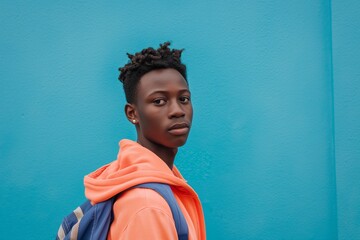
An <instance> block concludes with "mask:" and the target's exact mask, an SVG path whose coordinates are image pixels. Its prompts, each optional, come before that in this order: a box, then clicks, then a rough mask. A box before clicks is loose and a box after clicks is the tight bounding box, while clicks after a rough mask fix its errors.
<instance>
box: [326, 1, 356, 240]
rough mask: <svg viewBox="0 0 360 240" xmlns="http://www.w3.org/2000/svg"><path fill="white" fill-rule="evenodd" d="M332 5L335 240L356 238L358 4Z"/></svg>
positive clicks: (337, 2) (336, 2)
mask: <svg viewBox="0 0 360 240" xmlns="http://www.w3.org/2000/svg"><path fill="white" fill-rule="evenodd" d="M332 6H333V8H332V9H333V10H332V12H333V13H332V16H333V18H332V19H333V28H332V29H333V63H334V64H333V66H334V67H333V71H334V109H335V115H334V116H335V126H336V127H335V143H336V179H337V195H338V225H339V239H360V187H359V186H360V174H359V173H360V163H359V160H360V137H359V136H360V120H359V119H360V94H359V93H360V57H359V56H360V48H359V46H360V15H359V14H360V2H359V1H355V0H346V1H340V0H338V1H333V4H332Z"/></svg>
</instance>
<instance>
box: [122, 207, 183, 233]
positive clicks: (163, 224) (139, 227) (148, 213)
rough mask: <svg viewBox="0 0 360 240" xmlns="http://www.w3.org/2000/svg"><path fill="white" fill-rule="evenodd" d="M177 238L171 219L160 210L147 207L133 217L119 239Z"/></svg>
mask: <svg viewBox="0 0 360 240" xmlns="http://www.w3.org/2000/svg"><path fill="white" fill-rule="evenodd" d="M177 238H178V237H177V233H176V228H175V225H174V222H173V219H172V217H170V216H169V215H168V214H166V213H165V212H163V211H161V209H156V208H150V207H149V208H144V209H142V210H141V211H139V212H138V213H137V214H136V215H135V216H134V218H133V219H132V220H131V222H130V223H129V225H128V226H127V228H126V229H125V231H124V232H123V234H122V236H121V238H119V239H121V240H133V239H159V240H161V239H164V240H165V239H166V240H177Z"/></svg>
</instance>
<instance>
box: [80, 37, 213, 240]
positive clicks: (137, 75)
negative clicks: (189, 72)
mask: <svg viewBox="0 0 360 240" xmlns="http://www.w3.org/2000/svg"><path fill="white" fill-rule="evenodd" d="M169 45H170V43H169V42H166V43H164V44H162V45H160V48H158V49H156V50H155V49H153V48H147V49H144V50H142V51H141V52H139V53H136V54H135V55H131V54H128V56H129V58H130V61H129V63H127V64H126V65H125V66H124V67H122V68H120V69H119V70H120V76H119V80H120V81H121V82H122V83H123V85H124V91H125V95H126V100H127V104H126V105H125V113H126V117H127V118H128V120H129V121H130V122H131V123H132V124H133V125H134V126H135V128H136V132H137V142H134V141H131V140H126V139H125V140H121V141H120V144H119V145H120V150H119V154H118V156H117V160H115V161H114V162H112V163H110V164H108V165H105V166H103V167H102V168H100V169H98V170H96V171H95V172H93V173H91V174H89V175H87V176H85V179H84V184H85V194H86V197H87V198H88V199H90V200H91V202H92V203H98V202H101V201H104V200H107V199H109V198H111V197H113V196H116V195H117V194H118V193H119V192H123V193H122V194H120V195H119V197H118V198H117V200H116V201H115V203H114V205H113V213H114V220H113V222H112V224H111V226H110V230H109V234H108V239H109V240H115V239H129V240H134V239H155V240H158V239H160V240H162V239H164V240H165V239H166V240H172V239H174V240H175V239H178V236H177V231H176V228H175V223H174V218H173V216H172V212H171V210H170V207H169V205H168V203H167V202H166V200H165V199H164V198H163V197H162V196H160V194H158V193H157V192H155V191H154V190H152V189H144V188H131V187H133V186H136V185H138V184H142V183H148V182H158V183H165V184H168V185H170V186H171V190H172V192H173V194H174V196H175V199H176V202H177V204H178V206H179V208H180V210H181V212H182V213H183V215H184V217H185V220H186V223H187V226H188V232H189V240H203V239H206V235H205V223H204V216H203V212H202V207H201V203H200V200H199V198H198V196H197V194H196V193H195V191H194V190H193V189H192V188H191V187H190V186H189V185H188V184H187V183H186V181H185V180H184V178H183V177H182V176H181V174H180V172H179V170H178V169H177V168H176V167H175V166H174V160H175V156H176V153H177V151H178V147H180V146H182V145H184V144H185V143H186V140H187V137H188V134H189V131H190V128H191V121H192V116H193V109H192V104H191V94H190V90H189V86H188V82H187V78H186V66H185V65H184V64H183V63H182V62H181V59H180V58H181V53H182V50H176V49H170V48H169ZM130 188H131V189H130Z"/></svg>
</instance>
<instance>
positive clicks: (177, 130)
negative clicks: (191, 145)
mask: <svg viewBox="0 0 360 240" xmlns="http://www.w3.org/2000/svg"><path fill="white" fill-rule="evenodd" d="M189 130H190V127H189V124H187V123H185V122H184V123H176V124H174V125H172V126H171V127H170V128H169V129H168V131H169V133H171V134H172V135H177V136H179V135H184V134H187V133H188V132H189Z"/></svg>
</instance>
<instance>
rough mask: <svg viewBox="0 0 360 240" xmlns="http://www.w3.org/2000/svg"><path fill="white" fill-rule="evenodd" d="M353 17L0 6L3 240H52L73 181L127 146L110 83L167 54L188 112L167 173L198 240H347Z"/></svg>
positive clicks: (306, 4)
mask: <svg viewBox="0 0 360 240" xmlns="http://www.w3.org/2000/svg"><path fill="white" fill-rule="evenodd" d="M345 5H346V6H345ZM359 7H360V4H359V3H357V2H356V1H346V3H344V1H339V0H337V1H333V2H332V3H331V2H330V1H319V0H318V1H295V2H294V1H160V0H158V1H142V2H141V3H140V2H137V1H132V2H130V1H128V2H127V3H125V2H122V3H121V2H120V1H106V2H104V1H97V2H96V1H91V2H90V1H89V2H86V1H61V2H55V1H53V2H50V1H42V2H41V4H40V3H39V2H37V3H34V2H29V1H1V2H0V26H1V30H2V31H1V39H0V56H1V57H0V64H1V68H0V78H1V82H0V83H1V85H0V86H1V87H0V96H1V102H0V108H1V115H0V161H1V168H0V182H1V185H0V191H1V195H0V203H1V216H3V217H2V220H1V224H0V232H1V233H2V236H4V237H5V238H6V239H24V238H26V239H51V238H53V236H54V234H55V233H56V232H57V229H58V225H59V223H60V221H61V218H62V217H63V215H64V214H66V213H68V212H69V211H71V210H72V209H73V208H74V207H75V205H76V204H78V203H80V202H82V201H83V200H84V196H83V184H82V178H83V176H84V175H85V174H87V173H89V172H90V171H92V170H94V169H95V168H97V167H99V166H101V165H103V164H105V163H107V162H109V161H112V160H113V159H115V157H116V154H117V151H118V145H117V144H118V141H119V140H120V139H122V138H132V139H134V138H135V131H134V129H133V128H132V126H131V125H130V124H129V123H128V122H127V121H126V119H125V117H124V114H123V105H124V104H125V99H124V95H123V93H122V86H121V84H120V83H119V82H118V80H117V76H118V72H117V68H118V67H119V66H121V65H123V64H125V63H126V62H127V59H126V55H125V53H126V52H130V53H133V52H135V51H138V50H140V49H142V48H144V47H147V46H153V47H156V46H158V44H159V43H161V42H164V41H166V40H172V42H173V47H176V48H185V49H186V51H185V52H184V54H183V56H184V58H183V59H184V62H186V63H187V65H188V69H189V70H188V75H189V82H190V87H191V90H192V92H193V104H194V109H195V116H194V126H193V129H192V132H191V135H190V139H189V141H188V144H187V145H186V146H185V147H183V148H182V149H181V150H180V153H179V155H178V157H177V162H176V164H177V165H178V167H179V168H180V169H181V171H182V173H183V175H184V176H185V177H186V178H187V179H188V181H189V182H190V184H191V185H192V186H193V187H194V188H195V189H196V190H197V192H198V194H199V195H200V197H201V199H202V202H203V206H204V211H205V217H206V224H207V234H208V239H219V238H221V239H356V238H357V236H360V228H359V223H360V222H359V217H360V207H359V202H360V190H359V187H360V178H359V174H357V173H358V172H359V170H360V169H359V168H360V164H359V161H358V160H359V156H360V152H359V149H360V148H359V147H360V146H359V145H360V144H359V143H360V132H359V129H360V128H359V121H358V120H357V119H359V114H360V111H359V109H360V108H359V105H360V98H359V95H356V94H355V93H356V92H359V91H358V90H359V87H360V85H359V81H356V80H359V76H360V74H359V70H357V69H360V67H357V66H358V65H359V48H358V44H359V37H360V32H359V30H358V29H360V28H359V26H360V17H359V14H358V13H359V12H360V11H359V10H360V9H359ZM4 216H6V217H4ZM358 239H360V238H359V237H358Z"/></svg>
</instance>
